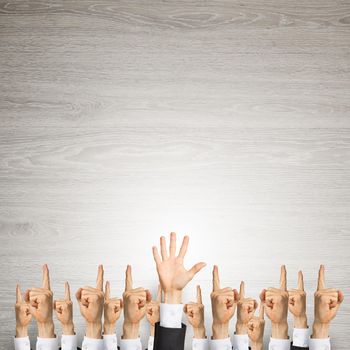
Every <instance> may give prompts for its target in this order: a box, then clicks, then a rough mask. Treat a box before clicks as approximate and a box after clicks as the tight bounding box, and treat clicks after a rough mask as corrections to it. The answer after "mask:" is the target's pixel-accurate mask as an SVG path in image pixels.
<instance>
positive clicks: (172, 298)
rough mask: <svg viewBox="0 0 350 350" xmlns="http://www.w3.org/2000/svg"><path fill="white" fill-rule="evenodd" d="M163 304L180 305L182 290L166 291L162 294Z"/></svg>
mask: <svg viewBox="0 0 350 350" xmlns="http://www.w3.org/2000/svg"><path fill="white" fill-rule="evenodd" d="M164 303H165V304H181V303H182V290H175V289H174V290H168V291H165V292H164Z"/></svg>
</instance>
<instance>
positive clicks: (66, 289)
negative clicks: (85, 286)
mask: <svg viewBox="0 0 350 350" xmlns="http://www.w3.org/2000/svg"><path fill="white" fill-rule="evenodd" d="M64 299H65V301H71V299H70V287H69V283H68V282H66V283H65V284H64Z"/></svg>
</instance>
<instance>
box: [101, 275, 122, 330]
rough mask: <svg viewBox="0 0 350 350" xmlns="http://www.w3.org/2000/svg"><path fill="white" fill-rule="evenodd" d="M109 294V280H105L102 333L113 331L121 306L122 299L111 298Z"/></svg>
mask: <svg viewBox="0 0 350 350" xmlns="http://www.w3.org/2000/svg"><path fill="white" fill-rule="evenodd" d="M110 295H111V286H110V283H109V281H107V282H106V287H105V304H104V323H103V334H114V333H115V326H116V323H117V321H118V319H119V317H120V314H121V311H122V308H123V301H122V299H119V298H111V297H110Z"/></svg>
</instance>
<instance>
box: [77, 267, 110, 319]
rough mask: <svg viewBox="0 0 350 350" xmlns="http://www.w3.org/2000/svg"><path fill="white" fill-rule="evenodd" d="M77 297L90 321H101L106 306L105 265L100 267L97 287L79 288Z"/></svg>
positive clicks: (81, 308)
mask: <svg viewBox="0 0 350 350" xmlns="http://www.w3.org/2000/svg"><path fill="white" fill-rule="evenodd" d="M75 296H76V298H77V300H78V303H79V308H80V312H81V314H82V316H83V317H84V318H85V320H86V321H87V322H88V323H101V317H102V313H103V306H104V294H103V267H102V265H100V266H99V267H98V274H97V282H96V288H93V287H84V288H79V289H78V291H77V292H76V295H75Z"/></svg>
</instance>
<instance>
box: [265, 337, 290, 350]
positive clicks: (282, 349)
mask: <svg viewBox="0 0 350 350" xmlns="http://www.w3.org/2000/svg"><path fill="white" fill-rule="evenodd" d="M269 350H290V339H275V338H270V343H269Z"/></svg>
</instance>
